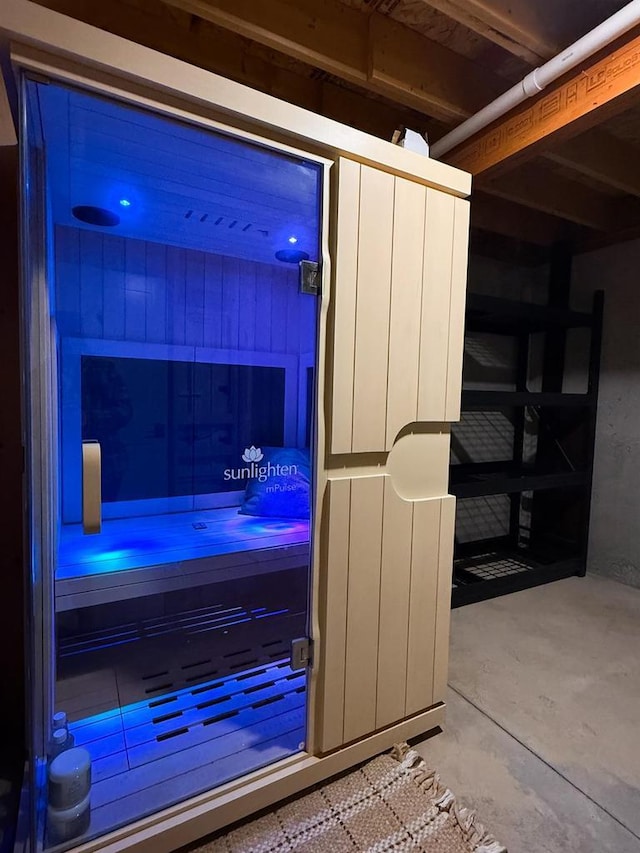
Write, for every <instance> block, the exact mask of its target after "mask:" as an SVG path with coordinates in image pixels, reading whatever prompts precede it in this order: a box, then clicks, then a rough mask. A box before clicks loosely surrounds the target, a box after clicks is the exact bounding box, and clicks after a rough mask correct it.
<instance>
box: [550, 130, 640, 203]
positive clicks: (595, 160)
mask: <svg viewBox="0 0 640 853" xmlns="http://www.w3.org/2000/svg"><path fill="white" fill-rule="evenodd" d="M546 157H547V158H548V159H550V160H553V161H554V162H556V163H560V164H561V165H563V166H568V167H569V168H570V169H573V170H575V171H576V172H580V173H581V174H583V175H587V177H589V178H594V179H595V180H597V181H601V182H602V183H604V184H607V185H608V186H610V187H615V188H616V189H617V190H620V191H621V192H624V193H629V194H630V195H634V196H640V158H639V157H638V149H637V148H636V147H635V146H634V145H630V144H629V143H628V142H623V141H622V140H620V139H617V138H616V137H615V136H613V135H612V134H610V133H605V132H604V131H603V130H599V129H598V128H594V129H593V130H590V131H589V132H588V133H586V134H584V135H583V136H577V137H576V138H575V139H570V140H569V141H568V142H565V143H564V144H562V145H560V146H558V147H557V148H554V149H553V150H552V151H549V152H548V153H547V154H546Z"/></svg>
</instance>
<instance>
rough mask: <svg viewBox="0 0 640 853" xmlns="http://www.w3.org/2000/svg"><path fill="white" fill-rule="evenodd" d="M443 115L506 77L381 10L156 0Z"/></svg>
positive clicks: (327, 0)
mask: <svg viewBox="0 0 640 853" xmlns="http://www.w3.org/2000/svg"><path fill="white" fill-rule="evenodd" d="M163 2H164V3H166V4H167V5H169V6H173V7H176V8H179V9H182V10H183V11H187V12H190V13H191V14H193V15H196V16H198V17H200V18H203V19H204V20H207V21H210V22H211V23H214V24H216V26H219V27H223V28H225V29H227V30H229V31H230V32H233V33H236V34H237V35H241V36H244V37H245V38H249V39H252V40H253V41H256V42H258V43H260V44H263V45H265V46H267V47H270V48H271V49H273V50H277V51H279V52H280V53H282V54H285V55H287V56H291V57H294V58H295V59H298V60H301V61H303V62H306V63H309V64H311V65H315V66H317V67H318V68H321V69H322V70H323V71H327V72H328V73H330V74H334V75H337V76H339V77H341V78H342V79H344V80H347V81H349V82H351V83H354V84H357V85H358V86H361V87H362V88H363V89H366V90H368V91H371V92H374V93H376V94H380V95H389V94H390V93H391V94H392V95H393V97H394V99H395V100H396V101H397V102H398V103H401V104H403V105H404V106H407V107H411V108H412V109H418V110H421V111H422V112H425V113H426V114H427V115H431V116H433V117H435V118H437V119H440V120H442V121H445V122H453V121H456V120H460V119H463V118H465V117H467V116H468V115H471V114H473V113H474V112H476V111H477V110H478V109H480V108H481V107H482V106H484V105H485V104H486V103H488V102H489V101H491V100H492V99H493V98H494V97H496V96H497V95H498V94H500V93H501V92H503V91H504V89H505V88H506V84H505V81H504V80H502V79H501V78H500V77H498V76H497V75H494V74H492V73H491V72H490V71H487V70H486V69H484V68H483V67H481V66H478V65H477V64H476V63H474V62H472V61H471V60H469V59H466V58H465V57H462V56H460V55H459V54H456V53H454V52H453V51H452V50H449V49H448V48H446V47H444V46H443V45H441V44H438V43H437V42H435V41H431V40H430V39H427V38H425V37H424V36H421V35H420V34H418V33H416V32H415V31H414V30H411V29H409V28H408V27H405V26H403V25H401V24H398V23H397V22H395V21H393V20H391V19H390V18H388V17H385V16H383V15H380V14H378V13H373V14H370V15H367V14H365V13H363V12H360V11H359V10H357V9H353V8H351V7H348V6H345V5H344V4H343V3H341V2H339V0H269V2H268V3H256V2H255V0H163Z"/></svg>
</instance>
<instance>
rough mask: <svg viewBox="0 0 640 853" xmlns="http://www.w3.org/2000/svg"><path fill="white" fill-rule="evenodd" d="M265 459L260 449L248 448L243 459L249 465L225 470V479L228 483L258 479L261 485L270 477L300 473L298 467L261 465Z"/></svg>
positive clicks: (268, 463) (269, 463)
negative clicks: (229, 481) (230, 481)
mask: <svg viewBox="0 0 640 853" xmlns="http://www.w3.org/2000/svg"><path fill="white" fill-rule="evenodd" d="M263 458H264V456H263V453H262V451H261V450H260V448H259V447H254V446H253V445H251V447H247V448H246V449H245V451H244V453H243V454H242V459H243V461H244V462H248V463H249V464H248V465H247V466H246V467H245V468H225V470H224V475H223V476H224V479H225V480H226V481H228V480H251V479H256V480H258V482H259V483H266V481H267V480H268V479H269V477H286V476H292V475H295V474H297V473H298V466H297V465H279V464H276V465H273V464H272V463H271V462H267V464H266V465H260V464H259V463H260V462H262V459H263Z"/></svg>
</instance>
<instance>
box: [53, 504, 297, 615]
mask: <svg viewBox="0 0 640 853" xmlns="http://www.w3.org/2000/svg"><path fill="white" fill-rule="evenodd" d="M202 525H204V526H202ZM59 535H60V540H59V556H58V570H57V572H56V584H55V589H56V610H57V611H63V610H73V609H75V608H78V607H89V606H92V605H96V604H105V603H108V602H113V601H121V600H123V599H129V598H136V597H138V596H146V595H153V594H154V593H164V592H170V591H172V590H176V589H185V588H187V587H196V586H203V585H205V584H209V583H217V582H219V581H226V580H231V579H233V578H240V577H247V576H253V575H258V574H263V573H265V572H272V571H281V570H283V569H291V568H297V567H299V566H305V565H307V564H308V560H309V521H308V520H306V519H283V518H264V517H255V516H248V515H240V514H239V513H238V507H237V506H233V507H224V508H222V509H210V510H197V511H194V512H181V513H172V514H167V515H159V516H147V517H144V518H123V519H113V520H108V521H104V522H103V525H102V532H101V533H99V534H96V535H84V534H83V532H82V526H81V525H80V524H73V525H64V526H63V527H62V529H61V531H60V534H59Z"/></svg>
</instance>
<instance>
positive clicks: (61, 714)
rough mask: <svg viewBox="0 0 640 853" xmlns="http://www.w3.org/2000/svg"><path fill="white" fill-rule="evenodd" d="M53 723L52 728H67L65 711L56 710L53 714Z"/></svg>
mask: <svg viewBox="0 0 640 853" xmlns="http://www.w3.org/2000/svg"><path fill="white" fill-rule="evenodd" d="M52 723H53V725H52V728H53V729H54V730H55V729H67V730H68V729H69V722H68V720H67V712H66V711H56V713H55V714H54V715H53V721H52Z"/></svg>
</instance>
